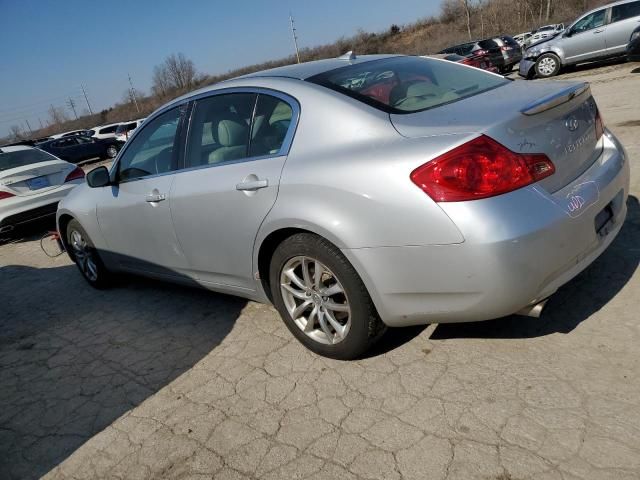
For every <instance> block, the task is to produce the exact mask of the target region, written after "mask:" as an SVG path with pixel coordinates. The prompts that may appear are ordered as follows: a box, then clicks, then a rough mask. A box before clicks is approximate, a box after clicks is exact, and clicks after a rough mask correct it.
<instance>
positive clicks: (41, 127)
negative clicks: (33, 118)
mask: <svg viewBox="0 0 640 480" xmlns="http://www.w3.org/2000/svg"><path fill="white" fill-rule="evenodd" d="M38 121H39V122H40V129H43V128H44V125H42V120H40V117H38Z"/></svg>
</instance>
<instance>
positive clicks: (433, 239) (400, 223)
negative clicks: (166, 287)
mask: <svg viewBox="0 0 640 480" xmlns="http://www.w3.org/2000/svg"><path fill="white" fill-rule="evenodd" d="M305 87H306V88H305V89H304V91H303V90H302V89H301V90H300V91H299V92H295V91H292V90H291V89H289V90H287V92H288V93H289V94H291V95H293V96H295V97H296V98H297V99H298V101H299V102H300V105H301V112H300V119H299V122H298V127H297V131H296V135H295V138H294V140H293V144H292V147H291V150H290V153H289V156H288V159H287V161H286V164H285V167H284V169H283V172H282V177H281V181H280V189H279V192H278V198H277V200H276V203H275V205H274V207H273V209H272V210H271V211H270V212H269V214H268V215H267V217H266V219H265V221H264V223H263V225H262V228H261V230H260V232H259V234H258V239H257V243H256V244H257V245H258V246H259V245H260V243H261V241H262V239H264V238H265V237H266V236H267V235H268V234H269V233H271V232H273V231H275V230H278V229H280V228H287V227H296V228H302V229H306V230H310V231H313V232H316V233H318V234H319V235H322V236H324V237H326V238H327V239H328V240H330V241H331V242H333V243H334V244H335V245H336V246H338V247H339V248H368V247H384V246H401V245H427V244H443V243H446V244H449V243H459V242H462V241H463V238H462V235H461V234H460V232H459V231H458V229H457V228H456V227H455V225H454V224H453V222H452V221H451V220H450V219H449V218H448V217H447V216H446V214H445V213H444V212H443V210H442V209H441V208H440V207H439V206H438V205H437V204H436V203H435V202H433V201H432V200H431V199H430V198H429V197H428V196H427V195H426V194H424V193H423V192H422V191H421V190H420V189H419V188H418V187H417V186H416V185H414V184H413V183H412V182H411V180H410V178H409V175H410V173H411V172H412V171H413V170H414V169H415V168H416V167H418V166H420V165H422V164H423V163H425V162H427V161H428V160H429V159H431V158H432V157H433V155H434V154H435V153H437V152H439V151H441V150H443V149H447V148H448V145H450V143H451V139H448V138H444V137H433V138H421V139H407V138H403V137H402V136H401V135H399V134H398V132H397V131H396V130H395V129H394V127H393V125H392V124H391V122H390V119H389V116H388V114H386V113H384V112H382V111H379V110H376V109H374V108H373V107H370V106H368V105H365V104H363V103H361V102H359V101H357V100H354V99H351V98H349V97H346V96H344V95H341V94H338V93H334V92H332V91H331V90H328V89H326V88H324V87H319V86H315V85H309V84H307V85H305Z"/></svg>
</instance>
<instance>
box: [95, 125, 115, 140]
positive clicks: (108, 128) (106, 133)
mask: <svg viewBox="0 0 640 480" xmlns="http://www.w3.org/2000/svg"><path fill="white" fill-rule="evenodd" d="M119 125H120V124H119V123H109V124H107V125H98V126H97V127H93V128H92V129H91V130H93V132H94V133H93V135H91V136H92V137H93V138H114V137H115V136H116V130H117V128H118V126H119Z"/></svg>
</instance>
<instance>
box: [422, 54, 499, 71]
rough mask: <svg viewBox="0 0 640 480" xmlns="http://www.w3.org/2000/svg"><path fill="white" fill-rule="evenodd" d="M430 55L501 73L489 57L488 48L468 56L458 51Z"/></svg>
mask: <svg viewBox="0 0 640 480" xmlns="http://www.w3.org/2000/svg"><path fill="white" fill-rule="evenodd" d="M429 56H430V57H434V58H441V59H443V60H449V61H450V62H456V63H463V64H464V65H469V66H471V67H476V68H480V69H482V70H486V71H488V72H491V73H499V70H498V68H496V66H495V65H494V64H493V62H492V61H491V60H490V59H489V52H487V51H486V50H476V51H475V52H473V53H472V54H470V55H468V56H466V57H463V56H462V55H458V54H457V53H437V54H435V55H429Z"/></svg>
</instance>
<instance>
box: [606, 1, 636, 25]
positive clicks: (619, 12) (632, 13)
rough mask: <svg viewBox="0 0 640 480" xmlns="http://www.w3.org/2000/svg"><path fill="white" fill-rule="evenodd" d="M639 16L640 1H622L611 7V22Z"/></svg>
mask: <svg viewBox="0 0 640 480" xmlns="http://www.w3.org/2000/svg"><path fill="white" fill-rule="evenodd" d="M638 16H640V2H629V3H623V4H622V5H615V6H613V7H611V22H619V21H621V20H626V19H627V18H632V17H638Z"/></svg>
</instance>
